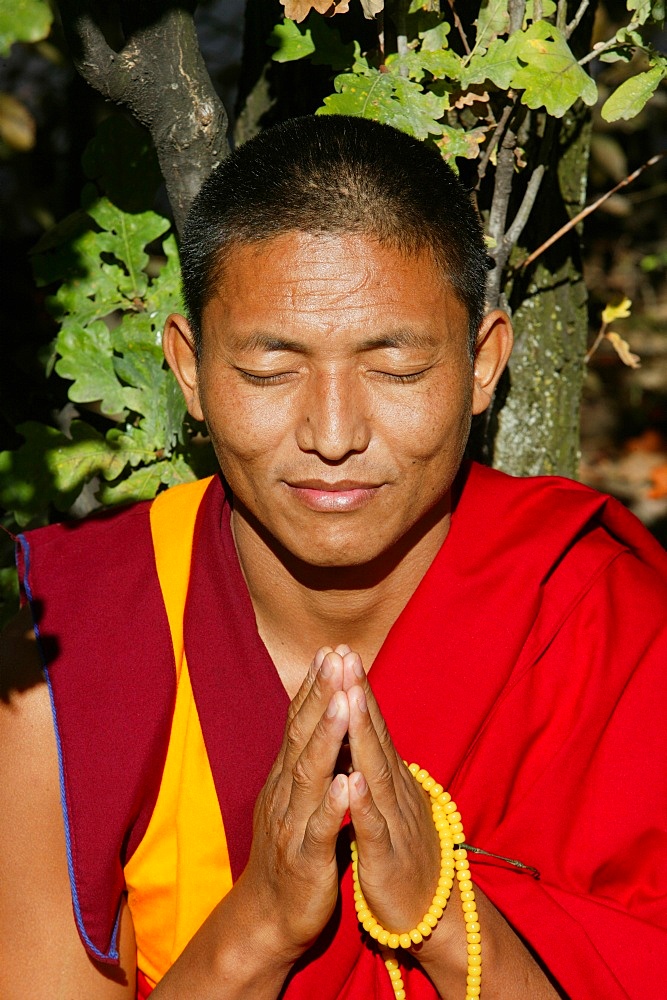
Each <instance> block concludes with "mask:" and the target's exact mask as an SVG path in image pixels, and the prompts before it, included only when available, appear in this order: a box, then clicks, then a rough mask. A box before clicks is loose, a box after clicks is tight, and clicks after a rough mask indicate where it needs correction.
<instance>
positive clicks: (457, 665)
mask: <svg viewBox="0 0 667 1000" xmlns="http://www.w3.org/2000/svg"><path fill="white" fill-rule="evenodd" d="M22 551H23V555H24V558H25V559H27V560H28V561H29V564H30V565H29V566H28V567H27V569H26V572H25V576H24V579H25V586H26V591H27V592H29V596H30V598H31V600H32V602H33V608H34V611H35V616H36V618H37V620H38V624H39V629H40V638H41V645H42V649H43V652H44V658H45V662H46V663H47V665H48V666H49V681H50V686H51V690H52V693H53V699H54V704H55V717H56V720H57V728H58V735H59V745H60V752H61V758H62V780H63V789H64V791H63V795H64V804H65V813H66V821H67V830H68V847H69V851H70V856H71V878H72V885H73V897H74V905H75V916H76V919H77V924H78V926H79V930H80V933H81V936H82V940H83V941H84V944H85V946H86V947H87V948H88V950H89V951H90V953H91V954H94V955H95V956H96V957H98V958H100V957H102V958H107V960H112V961H113V960H114V952H115V921H116V916H117V912H118V904H119V899H120V894H121V892H122V889H123V872H122V865H123V863H124V861H125V860H126V859H127V857H128V856H131V854H132V851H133V849H134V848H136V845H137V844H138V843H139V842H140V841H141V837H142V835H143V833H144V832H145V830H146V826H147V824H148V822H149V820H150V814H151V810H152V808H153V805H154V802H155V797H156V794H157V786H158V784H159V779H160V769H161V766H162V762H163V760H164V755H165V752H166V746H167V743H168V740H169V720H170V712H171V707H172V705H173V696H174V695H173V688H174V685H173V676H172V674H173V654H172V653H171V651H170V648H169V641H168V635H167V636H166V637H165V627H166V625H165V615H164V609H163V608H162V606H161V598H160V592H159V587H158V586H157V585H156V581H155V572H154V566H153V563H152V551H151V545H150V531H149V529H148V528H147V507H146V505H139V506H137V507H135V508H131V509H130V510H129V511H125V512H123V513H120V514H116V515H114V516H111V517H104V518H101V519H94V520H92V521H90V522H88V523H87V524H84V525H83V526H81V527H79V528H77V529H76V530H71V529H69V528H65V527H51V528H47V529H42V530H41V531H39V532H35V533H31V535H30V536H28V537H27V539H24V540H23V547H22ZM666 569H667V557H666V556H665V553H664V552H663V550H662V549H661V548H660V547H659V546H658V545H657V543H655V542H654V541H653V540H652V539H651V538H650V536H649V535H648V534H647V533H646V532H645V531H644V529H643V528H642V527H641V526H640V525H639V524H638V522H637V521H636V520H635V519H634V518H633V517H632V516H631V515H629V514H628V513H627V512H626V511H625V510H624V509H623V508H622V507H621V506H620V505H619V504H617V503H616V502H615V501H611V500H609V499H608V498H605V497H603V496H601V495H600V494H597V493H594V492H593V491H590V490H587V489H586V488H584V487H581V486H579V485H577V484H575V483H571V482H568V481H565V480H559V479H546V478H545V479H534V480H514V479H510V478H509V477H506V476H503V475H502V474H500V473H498V472H493V471H490V470H487V469H483V468H481V467H478V466H472V467H471V468H466V469H465V470H464V471H463V473H462V474H461V476H460V478H459V483H458V487H457V491H456V498H455V508H454V513H453V516H452V523H451V529H450V532H449V535H448V537H447V539H446V541H445V543H444V545H443V547H442V549H441V551H440V553H439V554H438V555H437V557H436V559H435V560H434V562H433V564H432V566H431V567H430V569H429V570H428V572H427V573H426V575H425V577H424V579H423V580H422V582H421V584H420V585H419V587H418V589H417V591H416V592H415V594H414V595H413V597H412V598H411V600H410V602H409V603H408V605H407V607H406V609H405V611H404V612H403V614H402V615H401V616H400V618H399V620H398V621H397V622H396V623H395V624H394V626H393V628H392V629H391V631H390V633H389V636H388V637H387V640H386V642H385V644H384V646H383V648H382V650H381V651H380V653H379V655H378V657H377V659H376V661H375V663H374V664H373V668H372V671H371V673H370V682H371V684H372V687H373V690H374V692H375V694H376V697H377V699H378V701H379V704H380V707H381V709H382V711H383V713H384V716H385V719H386V720H387V724H388V726H389V730H390V732H391V733H392V735H393V738H394V742H395V743H396V746H397V749H398V750H399V752H400V753H401V754H402V755H403V756H404V757H406V758H410V759H411V760H417V761H418V762H419V763H420V764H421V765H422V766H424V767H426V768H427V769H428V770H429V771H430V772H431V773H432V774H434V775H435V776H436V777H437V779H438V780H439V781H440V782H441V783H442V784H443V785H444V786H445V787H446V788H448V789H449V790H450V791H451V793H452V795H453V797H454V798H455V799H456V801H457V803H458V805H459V808H460V810H461V813H462V815H463V822H464V825H465V831H466V837H467V840H468V842H470V843H472V844H474V845H476V846H478V847H480V848H483V849H485V850H487V851H491V852H494V853H496V854H499V855H505V856H509V857H512V858H518V859H520V860H521V861H523V862H525V863H526V864H527V865H531V866H534V867H535V868H537V869H538V870H539V872H540V874H541V877H540V879H539V881H537V880H535V879H534V878H532V877H531V876H530V875H529V874H526V873H525V872H522V871H519V870H517V869H515V868H512V867H511V866H508V865H506V864H504V863H502V862H498V861H494V860H493V859H488V858H484V859H482V858H481V857H478V856H471V866H472V870H473V878H474V880H475V881H476V882H477V884H478V885H479V886H480V887H481V888H482V889H483V891H484V892H485V893H486V894H487V895H488V896H489V898H490V899H491V901H492V902H493V903H494V904H495V905H496V906H497V907H498V909H499V910H500V911H501V912H502V913H503V914H504V915H505V916H506V918H507V919H508V920H509V922H510V923H511V924H512V925H513V926H514V928H515V929H516V930H517V931H518V932H519V934H521V936H522V937H523V938H524V939H525V940H526V941H527V942H528V943H529V944H530V946H531V947H532V948H533V949H534V951H535V952H536V954H537V955H538V956H539V957H540V959H541V960H542V961H543V963H544V964H545V966H546V967H547V968H548V969H549V970H550V972H551V974H552V975H553V977H554V978H555V980H556V981H557V982H558V983H559V985H560V986H561V987H562V989H563V990H564V991H565V993H566V994H567V995H569V996H570V997H571V998H572V1000H589V998H590V997H591V996H593V995H594V996H598V997H604V998H605V1000H622V998H626V1000H627V998H632V1000H640V998H643V997H644V996H647V995H652V996H655V995H657V994H656V992H655V990H656V981H658V980H659V979H660V976H661V973H660V969H661V968H663V969H664V967H665V962H666V960H667V707H666V706H667V697H666V695H667V690H666V688H667V681H666V676H667V673H666V671H665V665H666V663H667V656H666V655H665V654H666V653H667V632H666V626H665V622H666V620H667V614H666V612H667V584H666V582H665V580H666V576H667V574H666V573H665V570H666ZM73 594H74V595H76V596H77V598H78V599H77V600H74V601H73V597H72V595H73ZM111 595H113V597H114V602H112V601H111V600H110V597H111ZM82 597H83V598H85V599H82ZM73 605H76V606H73ZM185 644H186V648H187V651H188V662H189V664H190V670H191V675H192V684H193V690H194V696H195V701H196V703H197V708H198V711H199V716H200V719H201V725H202V731H203V733H204V738H205V741H206V746H207V750H208V754H209V758H210V761H211V770H212V773H213V779H214V782H215V788H216V791H217V794H218V798H219V801H220V804H221V809H222V814H223V817H224V824H225V830H226V832H227V840H228V844H229V849H230V859H231V863H232V870H233V872H234V875H235V877H236V876H238V874H239V873H240V872H241V871H242V870H243V867H244V865H245V862H246V859H247V855H248V850H249V846H250V830H251V816H252V805H253V802H254V799H255V797H256V795H257V792H258V791H259V789H260V788H261V785H262V784H263V781H264V780H265V777H266V774H267V773H268V769H269V767H270V765H271V762H272V760H273V758H274V756H275V754H276V752H277V748H278V745H279V743H280V738H281V734H282V729H283V726H284V720H285V716H286V712H287V706H288V700H287V695H286V694H285V691H284V689H283V688H282V685H281V683H280V681H279V678H278V675H277V673H276V671H275V668H274V667H273V664H272V663H271V661H270V659H269V657H268V653H267V651H266V649H265V647H264V646H263V644H262V643H261V640H260V639H259V636H258V634H257V631H256V628H255V624H254V615H253V611H252V605H251V603H250V598H249V595H248V593H247V590H246V588H245V584H244V582H243V578H242V575H241V572H240V568H239V566H238V561H237V559H236V555H235V552H234V547H233V543H232V540H231V534H230V532H229V529H228V509H227V508H226V507H225V505H224V503H223V495H222V489H221V487H220V485H219V483H218V481H217V480H215V481H213V483H212V485H211V487H210V488H209V490H208V491H207V493H206V496H205V499H204V502H203V504H202V507H201V509H200V513H199V517H198V521H197V529H196V539H195V556H194V559H193V568H192V572H191V578H190V585H189V594H188V602H187V605H186V611H185ZM218 652H219V653H220V655H219V657H218V656H217V655H216V654H217V653H218ZM212 661H213V662H215V669H212V667H211V663H212ZM92 733H94V734H95V736H96V739H95V741H92V740H91V734H92ZM249 746H252V747H253V754H252V756H251V757H250V758H249V755H248V747H249ZM249 761H250V768H249V766H248V765H249ZM240 767H243V775H244V777H243V781H242V782H239V781H238V780H236V776H237V775H238V774H239V768H240ZM349 882H350V879H349V871H346V872H345V874H344V875H343V880H342V888H341V896H340V907H339V909H338V910H337V913H336V915H335V916H334V918H333V922H332V925H331V927H330V928H328V929H327V931H326V932H325V933H324V935H323V936H322V939H321V941H320V942H318V945H316V946H315V948H314V949H313V951H312V953H308V954H307V956H305V957H304V959H303V961H302V962H301V963H300V965H299V968H298V969H297V970H295V974H294V976H293V978H292V979H291V982H290V985H289V986H288V988H287V991H286V995H287V997H288V998H290V1000H291V998H295V1000H297V998H308V997H315V996H316V997H318V998H321V1000H357V998H358V1000H362V998H363V1000H366V998H368V997H371V996H375V997H378V998H381V997H386V998H387V1000H391V997H392V995H393V994H392V990H391V987H390V986H389V984H388V980H387V978H386V972H385V971H384V968H383V965H382V962H381V960H380V958H379V957H378V956H377V955H376V954H374V953H372V952H371V950H370V949H369V948H368V947H367V946H366V944H365V942H364V940H363V939H362V935H361V934H360V932H359V929H358V926H357V924H356V921H355V917H354V910H353V907H352V902H351V889H350V884H349ZM482 933H483V928H482ZM404 978H405V980H406V989H407V991H408V997H409V1000H426V998H429V1000H432V998H433V997H434V996H435V993H434V990H433V987H432V986H431V984H430V983H429V982H428V981H427V980H426V978H425V977H424V976H423V975H422V974H421V972H420V970H419V968H418V967H415V968H412V969H409V970H408V971H407V974H406V976H405V977H404Z"/></svg>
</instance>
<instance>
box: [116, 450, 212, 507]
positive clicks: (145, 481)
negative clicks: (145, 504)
mask: <svg viewBox="0 0 667 1000" xmlns="http://www.w3.org/2000/svg"><path fill="white" fill-rule="evenodd" d="M194 478H195V476H194V473H193V471H192V469H191V468H190V467H189V465H188V464H187V463H186V462H185V461H184V460H183V459H182V458H179V459H178V460H177V461H168V460H162V461H158V462H153V464H152V465H146V466H142V468H140V469H135V470H134V472H132V473H130V475H129V476H127V477H126V478H124V479H120V480H118V482H115V483H103V484H102V486H101V487H100V490H99V493H98V497H99V499H100V501H101V502H102V503H103V504H105V505H108V506H111V505H113V504H117V503H129V502H133V503H136V502H137V501H139V500H152V498H153V497H154V496H155V495H156V493H157V492H158V490H159V489H160V487H161V486H177V485H178V484H179V483H188V482H192V481H193V480H194Z"/></svg>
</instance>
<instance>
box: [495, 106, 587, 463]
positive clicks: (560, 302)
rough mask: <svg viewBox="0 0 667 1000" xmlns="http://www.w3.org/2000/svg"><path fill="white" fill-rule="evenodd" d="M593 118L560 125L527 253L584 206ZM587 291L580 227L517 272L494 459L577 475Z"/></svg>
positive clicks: (574, 116)
mask: <svg viewBox="0 0 667 1000" xmlns="http://www.w3.org/2000/svg"><path fill="white" fill-rule="evenodd" d="M588 118H589V116H588V114H587V113H586V112H584V111H579V112H577V113H571V114H570V115H568V116H567V117H566V118H565V120H564V121H563V123H562V125H561V127H560V129H559V135H558V142H557V147H556V149H555V151H554V159H553V163H554V164H557V166H554V168H553V169H552V170H551V171H550V172H549V171H548V172H547V174H546V176H545V181H544V183H543V185H542V188H541V190H540V194H539V195H538V198H537V202H536V204H535V207H534V210H533V213H532V220H531V221H530V222H529V223H528V226H527V227H526V230H525V231H524V238H523V239H522V240H521V244H522V249H523V251H524V252H523V254H522V256H525V254H526V253H527V252H528V253H529V252H530V251H532V250H533V249H535V248H536V247H538V246H540V244H541V243H542V242H543V240H544V239H546V238H547V237H548V236H549V235H550V234H551V233H553V232H555V231H556V229H558V228H559V226H560V225H562V224H563V222H564V221H566V219H567V217H570V218H571V217H572V216H574V215H575V214H576V213H577V212H578V211H580V209H581V208H582V207H583V203H584V197H585V190H586V177H587V167H588V149H589V144H590V125H589V123H588ZM586 298H587V297H586V288H585V285H584V281H583V277H582V265H581V257H580V252H579V237H578V234H577V233H576V232H573V233H572V234H571V235H569V236H568V237H564V238H563V239H562V240H560V241H559V242H558V243H557V244H556V245H555V246H554V247H553V248H552V249H551V250H550V251H549V252H548V253H545V254H544V255H543V256H542V257H541V258H539V259H538V261H537V262H536V264H535V265H534V268H532V269H531V272H530V273H529V274H528V275H525V274H522V273H521V272H518V273H517V275H516V277H515V279H514V282H513V285H512V287H511V290H510V295H509V302H510V305H511V306H512V307H513V309H514V312H513V322H514V326H515V334H516V345H515V348H514V353H513V355H512V360H511V363H510V372H509V391H508V392H506V398H504V400H503V405H502V408H501V409H500V411H499V413H498V416H497V424H496V427H495V428H494V431H495V440H494V441H493V446H492V455H493V464H494V465H495V466H496V467H497V468H500V469H503V470H504V471H505V472H510V473H513V474H514V475H522V476H527V475H566V476H576V473H577V466H578V461H579V407H580V400H581V390H582V385H583V378H584V371H585V364H584V355H585V353H586V340H587V335H588V314H587V308H586Z"/></svg>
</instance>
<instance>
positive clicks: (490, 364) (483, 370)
mask: <svg viewBox="0 0 667 1000" xmlns="http://www.w3.org/2000/svg"><path fill="white" fill-rule="evenodd" d="M513 343H514V332H513V330H512V324H511V322H510V318H509V316H508V315H507V313H505V312H503V311H502V309H494V310H493V312H490V313H488V315H486V316H485V317H484V319H483V320H482V322H481V324H480V327H479V332H478V334H477V341H476V344H475V360H474V374H473V390H472V412H473V414H477V413H483V412H484V410H486V408H487V407H488V405H489V404H490V402H491V400H492V398H493V393H494V392H495V388H496V386H497V384H498V379H499V378H500V376H501V375H502V373H503V371H504V370H505V366H506V365H507V362H508V360H509V356H510V354H511V352H512V344H513Z"/></svg>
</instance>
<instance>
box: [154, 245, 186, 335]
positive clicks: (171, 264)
mask: <svg viewBox="0 0 667 1000" xmlns="http://www.w3.org/2000/svg"><path fill="white" fill-rule="evenodd" d="M162 252H163V254H164V255H165V258H166V259H165V262H164V264H163V265H162V267H161V268H160V271H159V274H158V275H157V276H156V277H155V278H153V280H152V281H151V283H150V286H149V289H148V293H147V295H146V297H145V301H144V306H145V309H146V311H147V312H148V314H149V316H150V317H151V319H152V320H154V321H155V322H156V323H157V324H158V326H159V328H160V331H159V332H160V334H162V326H163V324H164V321H165V319H166V318H167V316H168V315H169V313H172V312H177V313H183V311H184V308H185V306H184V304H183V297H182V295H181V271H180V265H179V259H178V248H177V246H176V238H175V236H174V235H173V234H171V235H170V236H168V237H167V238H166V240H163V241H162Z"/></svg>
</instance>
